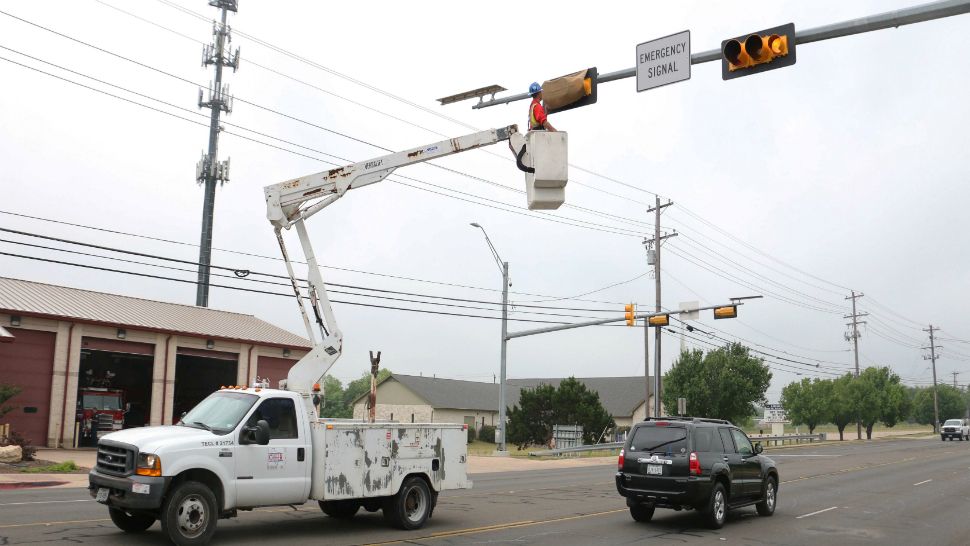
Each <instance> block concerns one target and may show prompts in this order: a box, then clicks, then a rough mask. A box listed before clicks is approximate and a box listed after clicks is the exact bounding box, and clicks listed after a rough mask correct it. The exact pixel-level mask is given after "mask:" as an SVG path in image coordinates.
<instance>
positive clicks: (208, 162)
mask: <svg viewBox="0 0 970 546" xmlns="http://www.w3.org/2000/svg"><path fill="white" fill-rule="evenodd" d="M237 4H238V1H237V0H209V5H210V6H212V7H214V8H218V9H219V10H221V12H222V14H221V15H222V17H221V21H220V22H215V21H213V23H212V36H213V38H214V39H215V43H214V44H208V45H205V46H203V47H202V66H209V65H210V64H211V65H215V67H216V74H215V80H214V81H213V82H212V83H210V84H209V93H208V100H205V101H203V100H202V99H203V91H202V89H199V108H208V109H209V110H211V111H212V116H211V117H210V121H209V153H203V154H202V159H201V160H199V163H198V164H197V165H196V166H195V179H196V181H197V182H198V183H199V184H202V185H204V187H205V201H204V202H203V205H202V241H201V243H200V244H199V281H198V285H197V287H196V296H195V304H196V305H198V306H199V307H208V306H209V267H210V265H211V263H212V217H213V212H214V209H215V204H216V183H217V182H218V183H220V184H224V183H226V182H228V181H229V159H226V160H225V161H219V131H220V130H221V128H220V127H219V116H220V115H222V113H223V112H225V113H227V114H228V113H229V112H231V111H232V96H230V95H229V93H228V90H229V89H228V87H227V86H224V85H222V68H223V67H226V66H228V67H232V71H233V72H235V71H236V69H238V68H239V48H238V47H237V48H236V52H235V53H232V52H231V48H230V44H231V42H232V37H231V36H230V28H229V25H227V24H226V19H227V18H228V16H229V12H230V11H231V12H233V13H235V12H236V11H237V9H238V6H237Z"/></svg>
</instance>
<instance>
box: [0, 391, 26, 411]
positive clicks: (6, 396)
mask: <svg viewBox="0 0 970 546" xmlns="http://www.w3.org/2000/svg"><path fill="white" fill-rule="evenodd" d="M20 391H21V389H20V387H18V386H16V385H9V384H7V383H0V418H3V416H4V415H6V414H8V413H10V412H11V411H13V410H14V409H15V408H16V406H7V405H5V404H6V403H7V400H10V399H11V398H13V397H14V396H17V395H18V394H20Z"/></svg>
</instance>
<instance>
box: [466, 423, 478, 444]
mask: <svg viewBox="0 0 970 546" xmlns="http://www.w3.org/2000/svg"><path fill="white" fill-rule="evenodd" d="M477 437H478V434H477V433H476V432H475V429H474V428H472V427H468V443H469V444H470V443H472V442H474V441H475V438H477Z"/></svg>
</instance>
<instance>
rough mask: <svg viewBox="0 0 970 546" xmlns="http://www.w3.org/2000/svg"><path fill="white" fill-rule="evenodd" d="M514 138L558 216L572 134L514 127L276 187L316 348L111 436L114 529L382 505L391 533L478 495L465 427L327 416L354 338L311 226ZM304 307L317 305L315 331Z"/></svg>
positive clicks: (177, 531) (174, 533)
mask: <svg viewBox="0 0 970 546" xmlns="http://www.w3.org/2000/svg"><path fill="white" fill-rule="evenodd" d="M505 140H508V141H509V147H510V148H511V149H512V152H513V155H515V157H516V163H517V165H518V166H519V168H520V169H521V170H523V171H525V172H526V186H527V196H528V204H529V208H531V209H556V208H558V207H559V205H561V204H562V203H563V201H564V192H565V185H566V180H567V173H566V170H567V168H566V164H567V163H566V134H565V133H562V132H548V133H547V132H540V131H535V132H530V133H528V134H527V135H521V134H519V133H518V132H517V129H516V127H515V126H514V125H512V126H509V127H504V128H500V129H491V130H488V131H482V132H479V133H475V134H471V135H466V136H463V137H459V138H454V139H450V140H445V141H441V142H437V143H434V144H430V145H427V146H422V147H419V148H415V149H411V150H407V151H403V152H398V153H394V154H390V155H387V156H384V157H379V158H375V159H372V160H369V161H362V162H359V163H355V164H353V165H348V166H346V167H341V168H337V169H331V170H328V171H323V172H319V173H316V174H312V175H309V176H305V177H302V178H297V179H294V180H289V181H287V182H283V183H281V184H276V185H272V186H267V187H266V188H265V196H266V207H267V217H268V219H269V221H270V222H271V223H272V224H273V226H274V228H275V231H276V236H277V240H278V241H279V244H280V249H281V251H282V253H283V258H284V260H285V262H286V267H287V272H288V273H289V276H290V280H291V284H292V286H293V291H294V294H295V296H296V300H297V302H298V304H299V307H300V312H301V313H302V316H303V321H304V324H305V326H306V329H307V334H308V336H309V339H310V341H311V342H312V344H313V348H312V349H311V350H310V352H309V353H307V355H306V356H305V357H304V358H302V359H301V360H300V361H299V362H297V363H296V364H294V365H293V367H292V368H291V369H290V371H289V373H288V375H287V379H286V380H285V381H281V382H280V389H270V388H268V385H265V384H258V383H254V384H253V385H252V386H248V387H243V386H238V387H232V386H230V387H225V388H222V389H220V390H218V391H217V392H215V393H213V394H211V395H209V396H208V397H207V398H205V399H204V400H202V401H201V402H200V403H199V404H198V405H197V406H195V407H194V408H193V409H192V410H191V411H189V412H187V413H186V414H185V415H183V416H182V419H181V421H180V422H179V423H178V424H177V425H174V426H160V427H147V428H134V429H128V430H123V431H119V432H115V433H112V434H108V435H106V436H104V437H103V438H101V439H100V440H99V442H98V454H97V463H96V465H95V467H94V468H93V469H92V470H91V472H90V474H89V481H90V485H89V490H90V493H91V495H92V496H93V497H94V498H95V500H97V501H98V502H101V503H103V504H106V505H107V506H108V512H109V514H110V516H111V520H112V521H113V522H114V523H115V525H116V526H118V527H119V528H120V529H121V530H123V531H126V532H129V533H137V532H142V531H144V530H146V529H148V528H149V527H150V526H151V525H152V524H153V523H154V522H155V521H156V520H159V521H160V522H161V526H162V529H163V530H164V531H165V533H166V534H167V535H168V537H169V539H171V540H172V542H174V543H176V544H204V543H206V542H208V541H209V539H210V538H211V537H212V535H213V533H214V532H215V529H216V522H217V521H218V520H219V519H220V518H227V517H234V516H236V515H237V513H238V511H239V510H251V509H253V508H256V507H261V506H279V505H300V504H303V503H305V502H307V501H308V500H315V501H318V502H319V504H320V508H321V509H322V510H323V512H324V513H326V514H327V515H329V516H331V517H335V518H350V517H353V515H354V514H356V513H357V511H358V510H359V509H360V508H361V507H363V508H364V509H365V510H368V511H370V512H375V511H377V510H382V511H383V515H384V518H385V520H386V521H388V522H389V523H390V524H392V525H395V526H397V527H400V528H402V529H417V528H419V527H421V526H422V525H424V523H425V522H426V521H427V519H428V518H429V517H431V515H432V512H433V511H434V507H435V503H436V502H437V499H438V493H439V492H440V491H443V490H446V489H462V488H469V487H471V482H470V481H469V480H468V478H467V475H466V460H467V443H466V442H467V436H466V434H467V433H466V432H465V429H466V425H462V424H440V423H436V424H430V423H429V424H414V423H408V424H397V423H389V422H362V421H345V420H330V419H325V418H320V417H319V416H318V415H317V406H316V403H315V399H316V397H317V396H319V395H320V392H319V386H318V385H319V383H320V380H321V379H322V378H323V376H324V375H325V374H326V373H327V371H328V370H329V369H330V367H331V366H333V364H334V362H335V361H336V360H337V359H338V358H339V357H340V354H341V351H342V349H343V334H342V333H341V331H340V329H339V328H338V327H337V322H336V319H335V318H334V314H333V310H332V309H331V305H330V300H329V298H328V296H327V292H326V287H325V285H324V282H323V278H322V277H321V275H320V268H319V265H318V262H317V258H316V256H315V254H314V252H313V249H312V246H311V244H310V240H309V237H308V235H307V230H306V226H305V224H304V222H305V220H306V219H307V218H309V217H310V216H312V215H313V214H315V213H316V212H319V211H320V210H322V209H323V208H324V207H326V206H327V205H330V204H331V203H333V202H334V201H336V200H337V199H339V198H340V197H341V196H343V195H344V194H345V193H346V192H347V190H350V189H354V188H360V187H362V186H366V185H369V184H373V183H375V182H380V181H381V180H383V179H384V178H386V177H387V176H388V175H389V174H391V173H392V172H393V171H394V170H395V169H397V168H398V167H402V166H406V165H411V164H415V163H420V162H423V161H428V160H431V159H435V158H438V157H443V156H446V155H451V154H455V153H459V152H464V151H467V150H471V149H474V148H478V147H481V146H488V145H491V144H495V143H497V142H502V141H505ZM293 226H295V227H296V231H297V234H298V236H299V239H300V243H301V245H302V247H303V253H304V256H305V258H306V262H307V265H308V275H307V277H308V280H307V281H306V284H305V285H303V284H301V281H299V280H298V279H297V277H296V276H295V275H294V273H293V266H292V263H291V261H290V257H289V253H288V252H287V250H286V245H285V244H284V242H283V234H282V230H283V229H289V228H290V227H293ZM304 290H305V291H306V296H304ZM304 299H309V302H310V306H311V310H312V316H313V323H315V325H316V328H314V327H313V323H311V319H310V315H309V314H308V313H307V310H306V308H305V304H304ZM315 329H316V330H318V331H319V332H318V333H319V335H320V338H319V339H317V336H316V335H315V333H314V330H315Z"/></svg>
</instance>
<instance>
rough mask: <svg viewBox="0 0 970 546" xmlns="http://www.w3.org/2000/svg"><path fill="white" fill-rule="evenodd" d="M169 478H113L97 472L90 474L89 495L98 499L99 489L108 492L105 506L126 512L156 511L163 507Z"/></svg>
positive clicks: (93, 471) (135, 476) (132, 476)
mask: <svg viewBox="0 0 970 546" xmlns="http://www.w3.org/2000/svg"><path fill="white" fill-rule="evenodd" d="M170 480H171V478H169V477H159V478H152V477H148V476H138V475H135V474H133V475H131V476H112V475H109V474H103V473H101V472H98V471H97V470H92V471H91V472H89V473H88V493H90V494H91V497H94V498H97V495H98V490H99V489H102V488H104V489H107V490H108V498H107V500H106V501H104V503H103V504H106V505H107V506H109V507H111V508H123V509H126V510H156V509H158V508H160V507H161V506H162V500H163V499H164V497H165V491H166V490H167V489H168V483H169V481H170Z"/></svg>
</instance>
